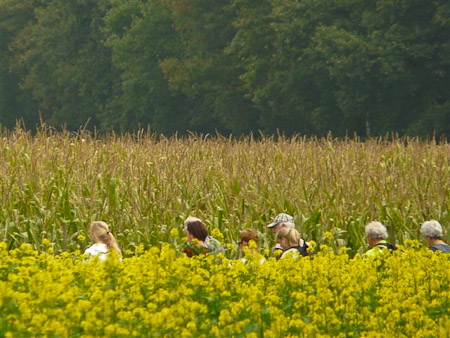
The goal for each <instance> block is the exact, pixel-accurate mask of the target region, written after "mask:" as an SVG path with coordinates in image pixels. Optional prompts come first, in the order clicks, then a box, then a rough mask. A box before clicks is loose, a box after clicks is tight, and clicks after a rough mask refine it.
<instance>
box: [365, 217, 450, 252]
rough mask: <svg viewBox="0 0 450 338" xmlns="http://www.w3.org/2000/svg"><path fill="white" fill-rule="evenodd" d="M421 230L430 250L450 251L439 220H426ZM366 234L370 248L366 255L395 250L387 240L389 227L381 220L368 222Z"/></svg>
mask: <svg viewBox="0 0 450 338" xmlns="http://www.w3.org/2000/svg"><path fill="white" fill-rule="evenodd" d="M420 232H421V234H422V236H423V238H424V239H425V242H426V243H427V246H428V248H429V249H430V250H432V251H434V252H436V251H441V252H443V253H450V245H448V244H447V243H445V242H444V241H443V240H442V239H443V236H444V234H443V231H442V226H441V224H440V223H439V222H438V221H435V220H431V221H426V222H424V223H423V224H422V225H421V227H420ZM365 235H366V241H367V244H368V245H369V248H370V249H369V250H368V251H367V252H366V253H365V255H366V256H369V257H370V256H376V255H377V254H378V253H379V252H380V249H381V250H388V251H390V252H392V251H394V250H395V247H394V246H393V245H392V244H389V243H388V242H387V238H388V232H387V229H386V227H385V226H384V225H383V224H381V223H380V222H370V223H369V224H367V225H366V227H365Z"/></svg>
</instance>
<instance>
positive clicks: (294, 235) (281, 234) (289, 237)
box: [277, 227, 300, 247]
mask: <svg viewBox="0 0 450 338" xmlns="http://www.w3.org/2000/svg"><path fill="white" fill-rule="evenodd" d="M282 238H284V239H286V243H287V245H289V246H290V247H293V246H298V245H299V243H300V233H299V232H298V231H297V229H294V228H290V227H283V228H281V229H280V231H278V233H277V241H278V242H280V240H281V239H282Z"/></svg>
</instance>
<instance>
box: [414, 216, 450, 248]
mask: <svg viewBox="0 0 450 338" xmlns="http://www.w3.org/2000/svg"><path fill="white" fill-rule="evenodd" d="M420 232H421V233H422V236H423V238H424V239H425V241H426V242H427V245H428V248H429V249H430V250H432V251H434V252H436V251H442V252H445V253H450V245H448V244H447V243H445V242H444V241H443V240H442V238H443V233H442V225H441V224H440V223H439V222H438V221H435V220H431V221H427V222H424V223H423V224H422V226H421V227H420Z"/></svg>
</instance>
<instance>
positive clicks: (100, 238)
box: [84, 221, 122, 262]
mask: <svg viewBox="0 0 450 338" xmlns="http://www.w3.org/2000/svg"><path fill="white" fill-rule="evenodd" d="M89 238H90V239H91V241H92V242H94V244H93V245H91V246H90V247H89V248H87V249H86V250H85V251H84V253H85V254H89V255H91V256H97V255H98V256H99V259H100V261H102V262H104V261H106V258H107V256H106V255H107V253H108V252H110V251H111V250H114V251H115V252H116V253H117V255H118V257H119V260H122V252H121V251H120V248H119V245H118V244H117V241H116V239H115V237H114V236H113V234H112V233H111V231H110V230H109V226H108V224H106V223H105V222H102V221H94V222H92V223H91V226H90V227H89Z"/></svg>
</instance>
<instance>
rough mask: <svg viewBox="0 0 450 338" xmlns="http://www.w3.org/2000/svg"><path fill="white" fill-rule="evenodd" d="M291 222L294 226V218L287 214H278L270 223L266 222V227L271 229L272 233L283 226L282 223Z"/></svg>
mask: <svg viewBox="0 0 450 338" xmlns="http://www.w3.org/2000/svg"><path fill="white" fill-rule="evenodd" d="M283 223H284V224H292V227H293V228H295V224H294V218H293V217H292V216H291V215H288V214H278V215H277V216H276V217H275V218H274V220H273V221H272V223H270V224H268V225H267V227H268V228H269V229H272V231H273V233H275V234H277V233H278V231H280V229H281V228H283V226H282V224H283Z"/></svg>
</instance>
